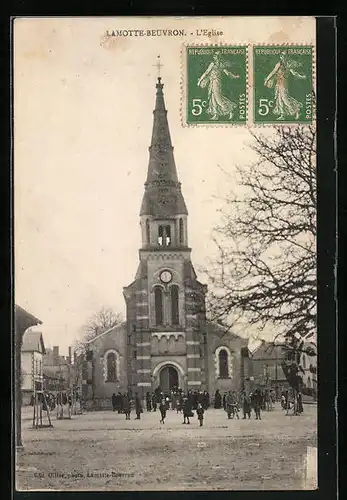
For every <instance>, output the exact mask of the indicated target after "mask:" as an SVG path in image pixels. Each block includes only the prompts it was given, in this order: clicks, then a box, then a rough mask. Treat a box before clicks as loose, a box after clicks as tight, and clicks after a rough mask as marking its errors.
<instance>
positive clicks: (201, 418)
mask: <svg viewBox="0 0 347 500" xmlns="http://www.w3.org/2000/svg"><path fill="white" fill-rule="evenodd" d="M196 413H197V415H198V420H199V422H200V427H202V425H203V421H204V413H205V410H204V409H203V407H202V405H201V403H199V404H198V409H197V410H196ZM188 423H189V422H188Z"/></svg>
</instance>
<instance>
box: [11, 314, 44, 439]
mask: <svg viewBox="0 0 347 500" xmlns="http://www.w3.org/2000/svg"><path fill="white" fill-rule="evenodd" d="M41 323H42V322H41V320H39V319H38V318H36V317H35V316H34V315H32V314H30V313H29V312H28V311H26V310H25V309H23V308H22V307H20V306H19V305H18V304H16V305H15V314H14V367H15V420H16V447H17V448H21V447H22V446H23V444H22V425H21V406H22V390H21V389H22V387H21V386H22V382H21V380H22V368H21V346H22V340H23V335H24V333H25V331H26V330H27V328H29V327H31V326H34V325H40V324H41Z"/></svg>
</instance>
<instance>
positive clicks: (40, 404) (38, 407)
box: [33, 391, 53, 429]
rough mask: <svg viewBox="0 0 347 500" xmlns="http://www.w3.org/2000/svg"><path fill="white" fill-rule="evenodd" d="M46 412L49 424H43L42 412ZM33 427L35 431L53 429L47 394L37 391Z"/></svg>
mask: <svg viewBox="0 0 347 500" xmlns="http://www.w3.org/2000/svg"><path fill="white" fill-rule="evenodd" d="M43 411H45V412H46V414H47V419H48V424H47V423H46V424H44V423H43V422H42V412H43ZM33 427H34V428H35V429H42V428H45V427H53V425H52V422H51V417H50V414H49V406H48V403H47V399H46V396H45V393H44V392H43V391H36V393H35V399H34V415H33Z"/></svg>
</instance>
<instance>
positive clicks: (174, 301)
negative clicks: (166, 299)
mask: <svg viewBox="0 0 347 500" xmlns="http://www.w3.org/2000/svg"><path fill="white" fill-rule="evenodd" d="M170 288H171V322H172V324H173V325H179V323H180V318H179V309H178V286H177V285H172V286H171V287H170Z"/></svg>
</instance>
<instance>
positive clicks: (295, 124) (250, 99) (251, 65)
mask: <svg viewBox="0 0 347 500" xmlns="http://www.w3.org/2000/svg"><path fill="white" fill-rule="evenodd" d="M255 47H284V48H287V47H311V48H312V90H313V92H314V96H315V102H314V105H313V112H312V121H311V122H288V123H276V122H268V123H259V122H258V123H256V122H255V121H254V80H253V74H254V72H253V69H254V61H253V51H254V48H255ZM248 48H249V50H248V58H249V65H248V67H249V75H248V82H249V85H248V90H249V95H248V103H252V106H251V107H250V108H251V110H252V111H251V112H250V113H249V117H250V119H251V124H250V126H251V127H256V128H262V127H265V128H268V127H316V124H317V123H316V122H317V85H316V45H315V44H313V43H312V42H295V43H252V44H250V45H248Z"/></svg>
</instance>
